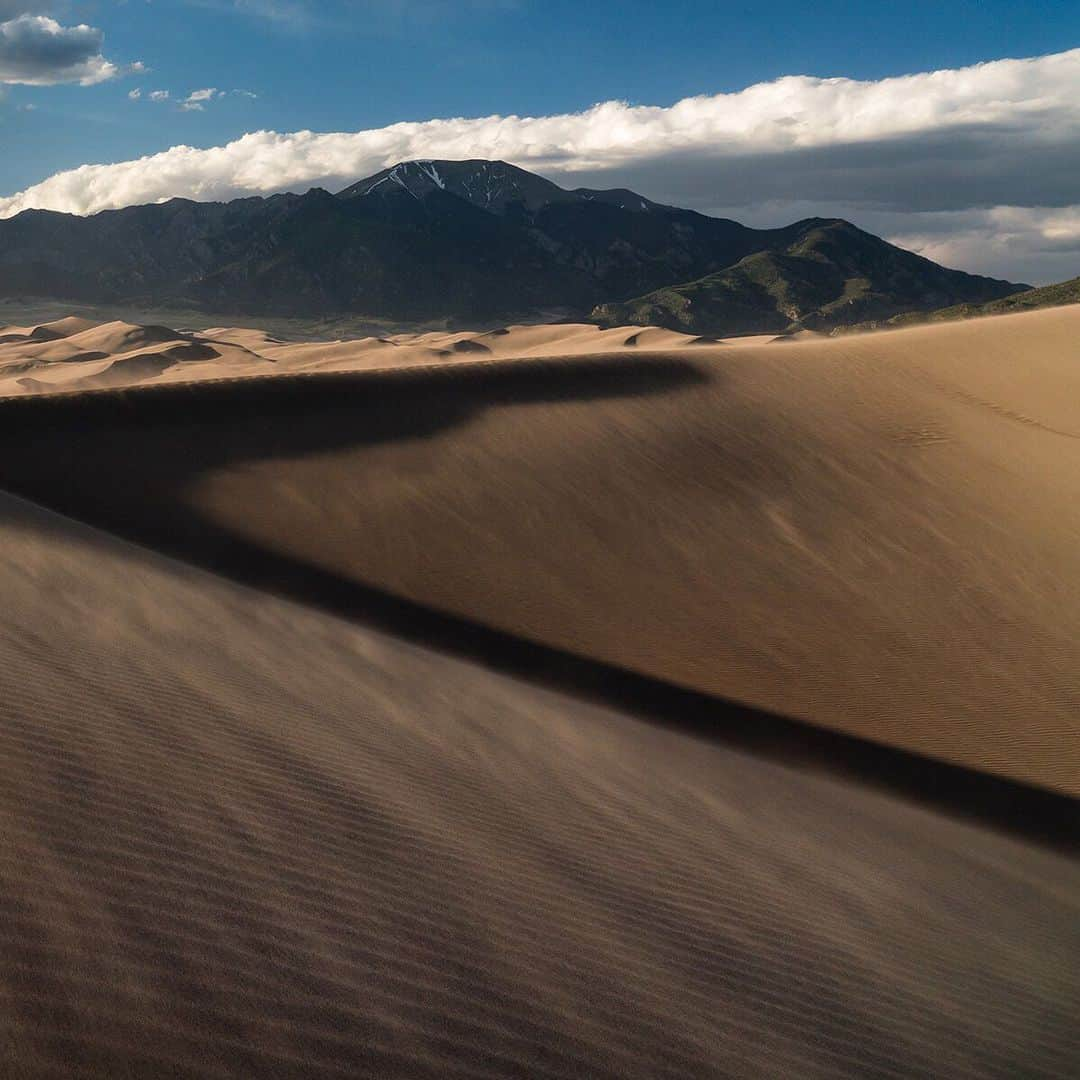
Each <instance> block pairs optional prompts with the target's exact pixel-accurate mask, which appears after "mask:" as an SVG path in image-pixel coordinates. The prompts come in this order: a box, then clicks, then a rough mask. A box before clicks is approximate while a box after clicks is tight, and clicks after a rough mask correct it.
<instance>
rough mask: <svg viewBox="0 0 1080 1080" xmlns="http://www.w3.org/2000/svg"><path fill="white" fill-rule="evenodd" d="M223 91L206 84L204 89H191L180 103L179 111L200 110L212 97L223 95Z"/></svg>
mask: <svg viewBox="0 0 1080 1080" xmlns="http://www.w3.org/2000/svg"><path fill="white" fill-rule="evenodd" d="M224 96H225V91H224V90H218V89H217V87H215V86H208V87H207V88H206V89H205V90H192V92H191V93H190V94H188V96H187V97H186V98H184V100H183V101H182V102H181V103H180V110H181V112H202V111H203V110H204V109H205V108H206V106H207V105H208V104H209V103H210V102H211V101H213V100H214V98H219V97H224Z"/></svg>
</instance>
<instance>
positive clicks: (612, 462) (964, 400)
mask: <svg viewBox="0 0 1080 1080" xmlns="http://www.w3.org/2000/svg"><path fill="white" fill-rule="evenodd" d="M1078 342H1080V309H1058V310H1053V311H1043V312H1036V313H1033V314H1027V315H1019V316H1010V317H1003V318H997V319H987V320H981V321H977V322H970V323H961V324H948V325H939V326H933V327H927V328H918V329H913V330H906V331H898V332H893V333H887V334H878V335H867V336H863V337H858V338H846V339H842V340H839V341H825V342H816V341H808V342H789V343H785V344H782V345H776V346H770V345H758V346H756V347H753V348H739V347H734V346H733V347H726V346H721V347H717V348H714V349H707V350H705V351H703V352H700V353H696V352H694V351H693V350H692V349H689V348H687V349H685V350H681V351H674V352H665V353H657V352H654V351H648V350H646V351H643V352H637V353H635V354H634V356H633V358H631V357H629V356H628V355H627V354H626V353H622V354H619V355H617V356H614V357H609V358H604V357H596V358H577V359H565V358H564V359H561V360H560V359H550V360H537V359H532V360H515V361H507V362H506V363H502V362H500V361H498V360H495V361H493V362H488V363H480V364H469V365H459V366H453V367H450V366H443V367H442V368H424V369H417V370H413V371H411V372H410V371H403V372H391V373H369V374H367V375H357V376H319V377H317V378H309V379H306V380H304V379H300V380H288V379H285V380H281V379H261V380H253V381H247V382H238V383H233V384H216V385H213V386H211V385H209V384H207V385H206V386H204V387H190V388H174V389H168V388H163V389H160V390H154V391H152V392H151V391H150V390H149V389H147V390H144V391H132V392H129V393H126V394H125V393H117V392H108V393H97V394H92V395H85V396H81V397H78V396H77V397H73V398H62V397H56V398H32V399H25V400H22V401H12V402H10V403H9V404H8V405H7V406H6V407H5V412H4V414H3V427H4V434H3V435H2V436H0V438H2V439H3V441H4V446H3V451H2V454H0V482H2V483H4V484H7V485H10V486H14V487H16V488H18V489H19V490H23V491H26V492H27V493H28V494H31V495H32V496H33V497H35V498H40V499H43V500H44V501H47V502H52V503H53V504H55V505H60V506H62V507H65V508H67V509H69V510H71V511H72V512H74V513H76V514H77V515H83V516H87V517H89V518H91V519H93V520H95V521H100V522H102V523H104V524H107V525H108V526H109V527H111V528H114V529H119V530H121V531H124V530H126V531H129V532H133V533H135V534H137V535H140V536H144V537H147V538H148V539H151V540H152V541H153V542H154V543H159V544H165V545H169V544H175V545H177V548H178V550H181V551H182V552H184V553H198V554H197V555H196V557H199V558H205V559H208V560H209V561H210V562H212V563H214V564H215V565H224V564H225V563H229V562H230V560H231V565H234V566H241V567H242V566H243V565H244V564H245V563H246V561H247V560H248V557H249V554H250V553H251V552H253V551H258V552H261V553H266V552H270V553H272V554H274V555H276V556H277V557H280V558H281V559H282V560H288V561H289V562H290V565H292V566H294V567H295V566H296V565H299V566H306V567H310V568H314V569H315V570H318V571H321V572H323V573H326V574H329V575H332V576H334V577H336V578H340V579H342V580H348V581H352V582H358V583H363V584H366V585H370V586H374V587H376V588H378V589H381V590H384V591H386V592H388V593H391V594H393V595H396V596H401V597H406V598H409V599H411V600H414V601H416V602H418V603H420V604H423V605H427V606H431V607H435V608H438V609H441V610H445V611H449V612H452V613H455V614H458V615H461V616H463V617H466V618H469V619H472V620H477V621H480V622H483V623H485V624H487V625H490V626H493V627H496V628H499V629H501V630H505V631H511V632H513V633H515V634H518V635H521V636H524V637H526V638H530V639H533V640H538V641H542V642H545V643H547V644H550V645H554V646H557V647H559V648H563V649H567V650H570V651H572V652H574V653H577V654H579V655H584V656H589V657H593V658H597V659H601V660H604V661H606V662H610V663H613V664H615V665H619V666H622V667H625V668H629V669H632V670H634V671H638V672H643V673H645V674H648V675H652V676H656V677H658V678H661V679H664V680H668V681H671V682H674V683H677V684H679V685H683V686H689V687H693V688H695V689H698V690H703V691H706V692H708V693H710V694H715V695H719V696H721V697H725V698H730V699H733V700H736V701H741V702H747V703H750V704H752V705H755V706H758V707H763V708H766V709H769V710H772V711H774V712H778V713H781V714H783V715H787V716H792V717H795V718H798V719H803V720H808V721H811V722H813V723H815V724H820V725H823V726H827V727H831V728H835V729H840V730H843V731H846V732H849V733H853V734H857V735H859V736H861V737H864V738H868V739H872V740H877V741H880V742H884V743H886V744H889V745H894V746H900V747H904V748H906V749H909V750H914V751H916V752H918V753H923V754H927V755H930V756H933V757H938V758H942V759H945V760H948V761H953V762H957V763H961V764H965V765H967V766H970V767H974V768H978V769H983V770H988V771H991V772H994V773H998V774H1001V775H1004V776H1009V777H1012V778H1014V779H1019V780H1022V781H1025V782H1028V783H1032V784H1037V785H1043V786H1046V787H1050V788H1054V789H1057V790H1061V791H1067V792H1071V793H1072V794H1074V795H1075V794H1080V355H1078V344H1077V343H1078ZM273 386H276V387H277V388H278V390H277V391H274V392H271V389H268V388H271V387H273ZM271 576H272V575H271Z"/></svg>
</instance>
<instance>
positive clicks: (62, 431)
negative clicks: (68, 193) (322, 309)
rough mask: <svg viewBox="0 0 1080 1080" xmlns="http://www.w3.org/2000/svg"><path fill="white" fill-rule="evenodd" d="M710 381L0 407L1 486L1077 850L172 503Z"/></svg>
mask: <svg viewBox="0 0 1080 1080" xmlns="http://www.w3.org/2000/svg"><path fill="white" fill-rule="evenodd" d="M713 377H718V376H714V375H713V374H712V373H710V374H709V375H705V374H704V373H703V372H702V371H701V370H700V369H699V367H697V366H695V365H694V364H692V363H688V362H685V361H681V360H678V359H673V358H671V357H663V356H649V355H640V356H636V357H635V358H634V359H633V360H629V361H628V360H627V359H626V358H625V357H620V358H618V359H614V358H606V357H602V358H590V359H588V360H577V361H565V360H563V361H530V362H528V363H522V362H520V361H518V362H482V363H476V364H466V365H447V366H440V367H429V368H414V369H397V370H393V371H376V372H364V373H357V374H351V373H350V374H322V375H307V376H279V377H274V378H261V379H238V380H231V381H221V382H217V383H196V384H187V385H184V384H174V385H160V386H156V387H155V386H146V387H141V388H137V389H131V390H110V391H104V392H100V393H78V394H67V395H55V396H50V397H40V398H20V399H11V400H10V401H7V402H4V403H3V404H2V405H0V485H2V486H3V487H4V488H6V489H8V490H10V491H12V492H15V493H17V494H19V495H22V496H24V497H25V498H28V499H30V500H32V501H34V502H36V503H39V504H41V505H44V506H47V507H49V508H51V509H54V510H58V511H60V512H62V513H64V514H68V515H70V516H72V517H75V518H78V519H81V520H83V521H86V522H88V523H90V524H92V525H96V526H98V527H100V528H103V529H106V530H108V531H110V532H113V533H115V534H118V535H120V536H122V537H124V538H126V539H129V540H134V541H137V542H139V543H141V544H144V545H146V546H148V547H150V548H153V549H155V550H158V551H163V552H165V553H167V554H169V555H172V556H174V557H177V558H180V559H183V560H185V561H188V562H193V563H196V564H198V565H201V566H203V567H206V568H208V569H211V570H213V571H215V572H218V573H222V574H225V575H227V576H229V577H231V578H233V579H234V580H237V581H240V582H242V583H244V584H247V585H251V586H254V587H257V588H260V589H263V590H269V591H272V592H275V593H278V594H281V595H284V596H288V597H290V598H293V599H296V600H299V601H301V602H303V603H305V604H312V605H317V606H318V607H320V608H323V609H325V610H327V611H330V612H333V613H335V614H337V615H340V616H344V617H347V618H349V619H352V620H355V621H359V622H363V623H366V624H369V625H374V626H377V627H379V628H380V629H383V630H386V631H389V632H391V633H393V634H395V635H397V636H400V637H402V638H407V639H409V640H412V641H416V642H420V643H422V644H424V645H427V646H431V647H434V648H437V649H439V650H442V651H445V652H450V653H454V654H457V655H459V656H462V657H466V658H468V659H470V660H473V661H476V662H479V663H481V664H484V665H486V666H488V667H491V668H495V669H498V670H501V671H504V672H507V673H509V674H512V675H514V676H516V677H518V678H522V679H527V680H529V681H531V682H534V683H537V684H540V685H543V686H547V687H551V688H555V689H558V690H561V691H564V692H567V693H570V694H573V695H576V696H578V697H584V698H587V699H590V700H593V701H597V702H601V703H604V704H607V705H610V706H613V707H616V708H618V709H620V710H622V711H624V712H626V713H629V714H631V715H633V716H635V717H637V718H639V719H642V720H645V721H648V722H650V723H653V724H658V725H663V726H665V727H670V728H676V729H679V730H682V731H684V732H687V733H689V734H692V735H694V736H696V737H699V738H706V739H709V740H712V741H717V742H722V743H724V744H726V745H729V746H732V747H736V748H738V749H740V750H744V751H748V752H751V753H754V754H758V755H762V756H766V757H768V758H770V759H772V760H775V761H779V762H781V763H784V764H787V765H791V766H793V767H798V768H811V769H815V770H818V771H824V772H827V773H829V774H832V775H840V776H846V777H850V778H854V779H856V780H858V781H859V782H861V783H865V784H870V785H872V786H874V787H877V788H880V789H883V790H887V791H891V792H895V793H897V794H900V795H902V796H904V797H905V798H909V799H912V800H914V801H916V802H919V803H922V804H924V805H927V806H931V807H934V808H937V809H940V810H944V811H947V812H949V813H952V814H957V815H960V816H962V817H967V818H971V819H974V820H977V821H979V822H981V823H984V824H986V825H989V826H991V827H994V828H996V829H998V830H1001V831H1007V832H1011V833H1013V834H1016V835H1019V836H1022V837H1025V838H1026V839H1029V840H1034V841H1036V842H1039V843H1043V844H1046V845H1049V846H1053V847H1055V848H1058V849H1061V850H1068V851H1075V850H1078V849H1080V804H1078V803H1077V802H1076V801H1075V800H1072V799H1069V798H1067V797H1065V796H1062V795H1057V794H1053V793H1051V792H1048V791H1043V790H1040V789H1037V788H1034V787H1029V786H1025V785H1022V784H1018V783H1015V782H1012V781H1008V780H1004V779H1000V778H997V777H993V776H990V775H986V774H982V773H978V772H974V771H971V770H968V769H965V768H962V767H960V766H954V765H949V764H944V763H941V762H937V761H934V760H930V759H927V758H924V757H920V756H918V755H916V754H912V753H908V752H905V751H900V750H894V749H890V748H886V747H883V746H878V745H875V744H872V743H869V742H866V741H864V740H862V739H858V738H855V737H853V736H847V735H842V734H839V733H836V732H831V731H827V730H824V729H820V728H816V727H812V726H809V725H807V724H804V723H801V722H798V721H796V720H792V719H788V718H785V717H781V716H776V715H772V714H769V713H766V712H763V711H760V710H757V709H752V708H748V707H745V706H742V705H739V704H737V703H734V702H730V701H725V700H722V699H718V698H715V697H711V696H708V695H706V694H702V693H698V692H695V691H691V690H687V689H684V688H682V687H679V686H676V685H673V684H670V683H667V682H665V681H663V680H660V679H655V678H649V677H645V676H641V675H639V674H636V673H634V672H631V671H627V670H624V669H622V668H618V667H616V666H614V665H611V664H606V663H602V662H598V661H595V660H591V659H589V658H587V657H583V656H578V655H574V654H571V653H569V652H566V651H564V650H561V649H556V648H551V647H548V646H545V645H540V644H537V643H535V642H532V641H528V640H525V639H523V638H518V637H515V636H513V635H510V634H507V633H503V632H500V631H495V630H491V629H489V628H487V627H486V626H484V625H481V624H479V623H476V622H472V621H470V620H468V619H464V618H459V617H456V616H452V615H447V614H445V613H442V612H439V611H435V610H432V609H430V608H427V607H425V606H423V605H421V604H418V603H414V602H412V601H410V600H406V599H403V598H401V597H399V596H395V595H392V594H390V593H388V592H386V591H384V590H382V589H379V588H374V587H371V586H368V585H365V584H363V583H361V582H357V581H354V580H350V579H347V578H343V577H342V576H340V575H338V574H334V573H329V572H327V571H325V570H322V569H320V568H318V567H315V566H312V565H311V564H309V563H308V562H306V561H304V560H301V559H296V558H293V557H290V556H288V555H283V554H279V553H277V552H274V551H271V550H268V549H267V548H265V547H262V546H261V545H258V544H254V543H252V542H250V541H249V540H247V539H245V538H244V537H241V536H238V535H236V534H235V533H233V532H231V531H230V530H228V529H227V528H225V527H223V526H222V525H221V524H220V523H218V522H215V521H213V520H211V519H209V518H207V517H205V516H202V515H200V514H199V513H198V512H197V511H196V510H194V509H193V508H192V507H191V506H190V505H188V504H187V503H186V502H185V500H184V498H183V494H184V492H185V490H186V489H187V488H188V486H189V485H190V484H191V483H192V482H193V481H194V480H195V479H196V478H197V477H199V476H200V475H202V474H204V473H208V472H211V471H212V470H214V469H217V468H220V467H222V466H225V465H235V464H237V463H243V462H255V461H265V460H269V459H274V458H296V457H299V456H303V455H305V454H315V453H319V452H320V451H324V450H329V449H333V448H337V447H342V446H363V445H374V444H377V443H381V442H390V441H399V440H409V439H424V438H427V437H429V436H431V435H434V434H435V433H437V432H440V431H443V430H445V429H447V428H449V427H452V426H455V425H461V424H465V423H467V422H468V421H469V419H470V418H471V417H473V416H475V415H477V414H478V413H479V412H480V411H482V410H484V409H490V408H513V407H515V406H519V405H525V404H528V403H530V402H552V401H587V400H590V399H599V398H604V397H626V396H631V395H634V396H641V395H650V394H662V393H671V392H675V391H679V390H686V389H690V388H692V387H693V386H694V385H695V384H698V383H701V382H703V381H705V380H706V379H707V378H713ZM13 512H15V511H13ZM9 520H10V519H9ZM11 523H12V524H19V522H17V521H13V522H11ZM36 527H40V526H36Z"/></svg>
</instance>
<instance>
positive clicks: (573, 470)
mask: <svg viewBox="0 0 1080 1080" xmlns="http://www.w3.org/2000/svg"><path fill="white" fill-rule="evenodd" d="M211 354H213V355H211ZM0 398H2V400H0V489H3V490H2V493H0V537H2V542H3V550H4V553H5V558H4V560H3V561H2V563H0V590H2V594H3V596H4V605H3V608H2V609H0V745H2V747H3V754H2V755H0V837H3V840H4V843H3V846H2V849H0V911H2V912H3V919H2V922H0V956H2V957H3V963H2V964H0V1076H4V1077H7V1076H10V1077H53V1076H57V1077H59V1076H75V1077H87V1078H90V1077H93V1078H98V1077H101V1078H104V1077H110V1078H111V1077H158V1076H161V1077H166V1076H168V1077H223V1078H224V1077H230V1078H231V1077H237V1078H239V1077H246V1076H274V1077H323V1076H341V1077H347V1076H348V1077H355V1076H372V1077H401V1078H403V1080H404V1078H413V1077H451V1076H460V1077H470V1078H471V1077H476V1078H500V1077H552V1078H555V1077H566V1078H570V1077H574V1078H578V1077H611V1078H616V1077H618V1078H624V1077H657V1078H658V1077H748V1076H759V1077H779V1076H800V1077H837V1076H853V1075H857V1076H868V1077H869V1076H880V1077H909V1076H929V1075H933V1076H948V1077H1011V1076H1021V1075H1022V1076H1032V1077H1061V1078H1068V1077H1072V1076H1075V1075H1076V1071H1077V1065H1078V1063H1080V1029H1078V1027H1077V1025H1076V1022H1075V1018H1076V1015H1077V1014H1078V1012H1080V965H1078V964H1077V962H1076V961H1077V957H1080V864H1078V863H1077V860H1076V853H1077V847H1078V845H1077V840H1078V838H1080V814H1078V812H1077V807H1078V805H1080V804H1078V802H1077V797H1078V796H1080V306H1077V307H1074V308H1061V309H1053V310H1046V311H1037V312H1031V313H1025V314H1019V315H1009V316H1002V317H998V318H993V319H982V320H976V321H972V322H966V323H944V324H939V325H932V326H925V327H915V328H911V329H906V330H898V331H890V332H886V333H879V334H867V335H858V336H850V337H844V338H839V339H822V338H817V337H804V338H802V339H799V340H785V341H774V340H772V339H768V340H753V341H745V340H731V341H725V342H713V341H706V342H702V341H700V340H698V339H692V338H688V337H686V336H685V335H678V334H674V333H672V332H668V331H660V330H652V329H645V330H641V329H635V328H620V329H618V330H608V331H601V330H597V329H595V328H592V327H585V326H547V327H511V328H508V329H507V330H506V331H494V332H487V333H484V334H466V333H460V334H450V335H447V334H430V335H412V336H398V337H394V338H385V339H379V338H371V339H366V340H364V341H359V342H330V343H313V344H310V345H305V344H295V343H284V342H280V341H277V340H275V339H273V338H271V337H269V336H268V335H264V334H260V333H259V332H257V331H250V330H228V329H213V330H204V331H198V332H195V331H191V332H186V331H185V332H180V331H172V330H168V329H166V328H163V327H141V326H137V325H134V324H126V323H108V324H101V325H95V324H88V323H85V322H82V321H79V320H64V321H61V322H53V323H49V324H44V325H41V326H8V327H4V328H0Z"/></svg>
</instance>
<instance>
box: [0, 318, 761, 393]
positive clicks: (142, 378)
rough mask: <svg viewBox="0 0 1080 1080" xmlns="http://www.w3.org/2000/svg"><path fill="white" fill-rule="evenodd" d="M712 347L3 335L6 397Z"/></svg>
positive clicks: (572, 337) (643, 339)
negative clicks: (503, 359)
mask: <svg viewBox="0 0 1080 1080" xmlns="http://www.w3.org/2000/svg"><path fill="white" fill-rule="evenodd" d="M773 339H774V338H773V336H772V335H765V336H763V337H760V338H740V339H735V340H737V341H738V342H739V343H740V344H749V343H751V342H760V341H772V340H773ZM709 344H719V342H714V341H712V340H711V339H702V338H699V337H696V336H694V335H692V334H680V333H677V332H676V331H673V330H661V329H659V328H657V327H646V328H645V329H642V328H641V327H640V326H627V327H615V328H613V329H608V330H601V329H599V328H598V327H596V326H592V325H590V324H587V323H569V324H567V323H558V324H553V325H550V326H511V327H507V328H505V329H498V330H489V331H486V332H482V333H478V332H473V331H458V332H453V333H448V332H445V331H433V332H428V333H410V334H392V335H389V336H386V337H366V338H360V339H358V340H353V341H330V342H327V341H319V342H312V343H296V342H285V341H281V340H279V339H277V338H275V337H273V336H271V335H270V334H266V333H264V332H262V331H259V330H249V329H233V328H228V327H216V328H213V329H209V330H201V331H188V332H181V331H174V330H169V329H168V328H166V327H163V326H138V325H134V324H131V323H124V322H109V323H94V322H90V321H88V320H84V319H71V318H68V319H61V320H58V321H54V322H47V323H42V324H40V325H37V326H0V397H4V396H13V395H18V394H26V393H56V392H60V391H66V390H88V389H93V388H97V387H103V386H137V385H139V384H140V383H144V382H150V381H154V382H189V381H196V380H204V379H221V378H235V377H240V376H254V375H269V374H279V375H280V374H290V373H291V374H299V373H311V372H317V371H364V370H371V369H386V368H397V367H405V366H413V365H422V364H444V363H447V362H448V361H452V360H479V359H485V358H492V359H494V358H498V357H513V358H523V357H537V356H585V355H592V354H598V353H610V352H624V351H635V352H638V351H641V350H642V349H654V350H655V349H664V350H680V349H687V348H700V347H702V346H703V345H709Z"/></svg>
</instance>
